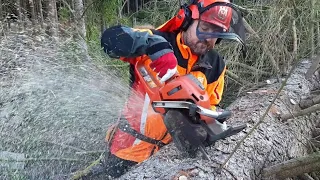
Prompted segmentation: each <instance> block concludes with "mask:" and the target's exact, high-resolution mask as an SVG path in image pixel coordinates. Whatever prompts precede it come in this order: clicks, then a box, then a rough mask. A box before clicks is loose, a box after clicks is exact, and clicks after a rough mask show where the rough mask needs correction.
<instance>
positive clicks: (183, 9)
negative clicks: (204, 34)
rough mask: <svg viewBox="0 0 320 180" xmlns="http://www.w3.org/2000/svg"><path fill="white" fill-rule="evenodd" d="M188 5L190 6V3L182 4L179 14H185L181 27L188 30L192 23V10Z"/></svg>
mask: <svg viewBox="0 0 320 180" xmlns="http://www.w3.org/2000/svg"><path fill="white" fill-rule="evenodd" d="M188 6H189V5H188V4H184V5H182V6H181V9H180V11H179V13H178V15H180V16H183V18H184V19H183V22H182V24H181V27H180V28H181V30H182V31H185V30H187V29H188V27H189V26H190V25H191V23H192V12H191V10H190V9H189V7H188Z"/></svg>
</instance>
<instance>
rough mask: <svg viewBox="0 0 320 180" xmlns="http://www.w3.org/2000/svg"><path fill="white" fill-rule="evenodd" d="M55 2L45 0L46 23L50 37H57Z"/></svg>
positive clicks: (54, 0)
mask: <svg viewBox="0 0 320 180" xmlns="http://www.w3.org/2000/svg"><path fill="white" fill-rule="evenodd" d="M55 4H56V0H47V9H48V17H47V23H48V27H47V28H48V34H49V35H50V36H54V37H57V36H58V30H57V21H58V20H57V16H56V12H57V9H56V5H55Z"/></svg>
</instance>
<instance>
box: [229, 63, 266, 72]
mask: <svg viewBox="0 0 320 180" xmlns="http://www.w3.org/2000/svg"><path fill="white" fill-rule="evenodd" d="M228 64H232V65H238V66H240V67H243V68H245V69H248V70H250V71H253V72H257V73H259V74H262V75H272V73H271V72H266V71H262V70H260V69H257V68H255V67H252V66H249V65H246V64H243V63H240V62H234V61H229V62H228Z"/></svg>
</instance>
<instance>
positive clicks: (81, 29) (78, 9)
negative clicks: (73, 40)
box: [74, 0, 86, 39]
mask: <svg viewBox="0 0 320 180" xmlns="http://www.w3.org/2000/svg"><path fill="white" fill-rule="evenodd" d="M74 10H75V16H76V24H77V31H78V33H79V35H80V36H81V37H82V38H84V39H85V38H86V24H85V21H84V17H82V14H83V1H82V0H75V1H74Z"/></svg>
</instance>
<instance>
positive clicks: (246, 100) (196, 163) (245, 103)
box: [120, 61, 320, 179]
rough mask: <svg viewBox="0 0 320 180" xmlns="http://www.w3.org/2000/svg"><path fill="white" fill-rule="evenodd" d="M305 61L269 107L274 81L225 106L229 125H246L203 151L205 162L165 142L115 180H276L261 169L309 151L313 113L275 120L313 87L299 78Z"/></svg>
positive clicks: (315, 122)
mask: <svg viewBox="0 0 320 180" xmlns="http://www.w3.org/2000/svg"><path fill="white" fill-rule="evenodd" d="M310 65H311V63H310V62H309V61H303V62H301V63H300V64H299V65H298V67H297V68H296V69H295V70H294V71H293V73H292V75H291V76H290V78H289V79H288V81H287V85H286V86H285V87H284V88H283V90H282V91H281V92H280V93H279V97H278V98H277V99H276V100H275V101H274V103H273V104H272V105H270V103H271V102H272V100H273V99H274V97H275V95H276V93H277V90H278V89H279V87H280V86H281V85H280V84H271V85H267V86H266V87H264V88H260V89H258V90H255V91H253V92H250V93H247V94H246V95H245V96H243V97H239V98H238V99H237V100H236V101H235V102H234V103H233V104H231V105H230V106H229V108H228V109H230V110H231V111H232V112H233V116H232V118H231V119H230V120H229V124H230V125H236V124H240V123H246V124H247V125H248V128H247V129H245V130H244V131H243V132H241V133H239V134H238V135H235V136H232V137H229V138H227V139H226V140H221V141H219V142H217V143H216V144H215V146H214V147H208V148H207V149H206V150H207V152H208V153H209V155H210V158H211V161H209V160H205V159H202V158H201V157H200V155H199V156H197V157H196V158H188V157H183V156H182V155H181V154H180V152H178V150H177V149H176V148H175V146H174V144H173V143H171V144H170V145H167V146H166V147H164V148H163V149H161V150H160V151H159V152H158V153H157V154H156V155H155V156H153V157H151V158H150V159H149V160H147V161H145V162H143V163H141V164H139V165H137V166H135V167H134V168H133V169H132V170H131V171H130V172H128V173H127V174H125V175H123V176H122V177H121V178H120V179H264V178H266V179H274V178H277V177H272V176H269V175H270V174H266V173H263V172H265V171H264V170H265V168H268V167H272V166H274V165H277V164H279V163H282V162H285V161H288V160H290V159H294V158H298V157H302V156H305V155H307V154H308V153H310V152H309V151H308V150H309V149H310V148H309V147H310V146H309V145H310V143H311V141H310V139H311V138H312V129H315V127H316V126H318V125H319V121H320V120H319V115H318V114H317V113H318V112H312V113H311V114H308V115H304V116H299V117H295V118H294V119H291V120H287V121H286V122H283V121H281V120H280V119H279V117H281V114H288V113H292V111H293V110H292V109H294V108H295V107H296V104H295V103H292V102H299V100H300V98H301V97H302V96H308V94H309V93H310V90H311V89H312V88H313V87H314V86H315V85H314V84H312V83H310V82H309V81H308V80H306V78H305V73H306V72H307V70H308V69H309V67H310ZM267 109H269V111H268V113H267V116H266V117H265V118H264V119H263V121H262V123H261V124H260V123H259V124H258V126H257V128H256V129H255V130H254V131H253V133H251V134H250V135H249V136H248V138H246V139H244V141H243V143H242V144H240V146H239V148H238V149H236V150H235V147H236V146H237V144H238V143H239V141H241V139H242V138H243V137H244V136H246V135H247V134H248V132H250V131H251V129H252V127H254V126H255V125H256V124H257V123H258V122H259V121H260V120H259V119H260V117H261V116H262V114H264V113H265V112H266V110H267ZM233 151H235V153H233ZM222 165H223V166H222ZM317 165H318V164H317ZM291 170H295V169H294V168H293V169H291ZM289 171H290V170H289ZM289 173H290V172H289ZM302 175H304V173H303V174H302Z"/></svg>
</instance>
